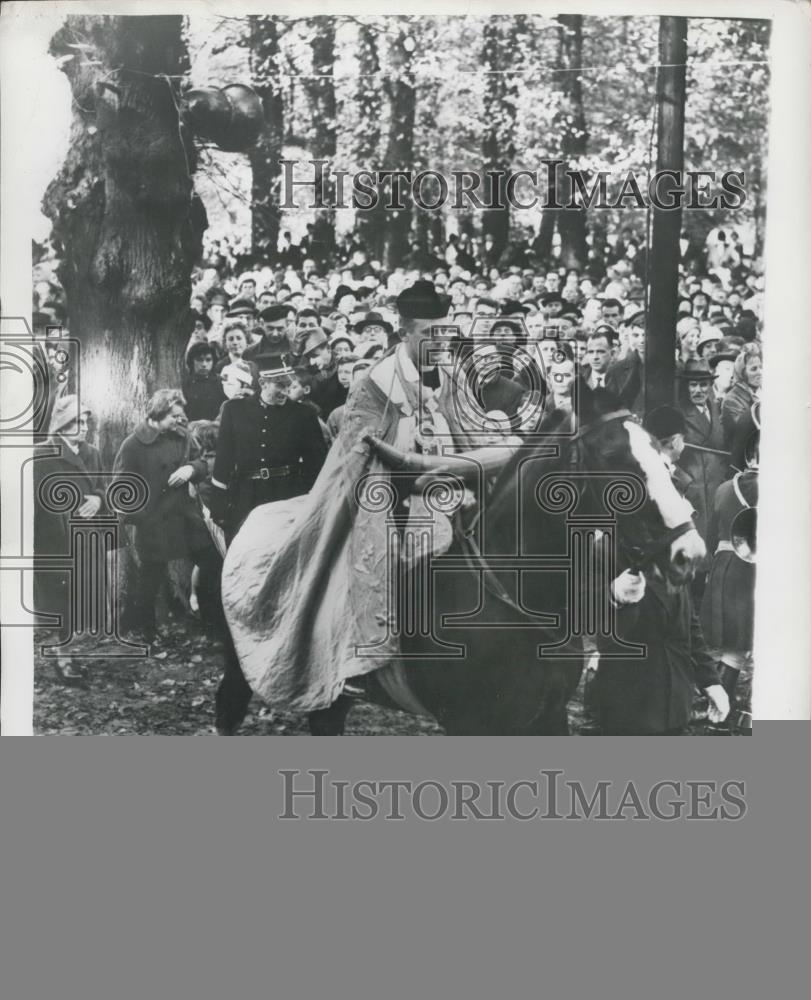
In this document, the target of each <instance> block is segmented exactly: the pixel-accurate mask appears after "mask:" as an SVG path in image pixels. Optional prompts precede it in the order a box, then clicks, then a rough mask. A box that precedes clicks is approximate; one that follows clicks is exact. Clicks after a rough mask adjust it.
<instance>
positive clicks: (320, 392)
mask: <svg viewBox="0 0 811 1000" xmlns="http://www.w3.org/2000/svg"><path fill="white" fill-rule="evenodd" d="M348 391H349V390H348V389H346V388H344V386H342V385H341V383H340V382H339V381H338V372H337V371H333V372H330V373H329V374H327V375H326V376H324V375H322V373H320V372H319V374H318V376H317V378H316V379H315V381H314V382H313V387H312V390H311V391H310V399H311V400H312V401H313V402H314V403H315V405H316V406H317V407H318V409H319V410H320V411H321V416H322V417H323V418H324V420H326V419H327V417H328V416H329V415H330V413H332V411H333V410H335V409H337V408H338V407H339V406H343V405H344V403H345V402H346V397H347V393H348Z"/></svg>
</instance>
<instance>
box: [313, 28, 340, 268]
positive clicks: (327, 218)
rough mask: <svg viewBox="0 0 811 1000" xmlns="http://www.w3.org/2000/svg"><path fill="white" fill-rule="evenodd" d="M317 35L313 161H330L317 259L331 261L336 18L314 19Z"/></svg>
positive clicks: (318, 197) (320, 197)
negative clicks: (331, 172)
mask: <svg viewBox="0 0 811 1000" xmlns="http://www.w3.org/2000/svg"><path fill="white" fill-rule="evenodd" d="M312 25H313V34H312V38H311V39H310V49H311V51H312V55H313V64H312V72H313V76H314V77H317V78H318V79H316V80H310V81H308V86H307V90H308V93H309V95H310V103H311V114H312V127H311V144H310V149H311V151H312V154H313V159H316V160H326V161H327V163H325V164H324V183H323V184H322V185H320V186H318V185H316V191H315V198H314V203H315V205H316V206H317V208H316V218H315V232H314V234H313V243H314V244H315V249H314V254H313V255H314V256H315V257H316V259H317V260H319V261H324V260H331V259H332V257H333V255H334V253H335V209H334V207H333V206H334V204H335V183H334V181H333V180H332V177H331V174H330V173H328V170H331V168H332V167H333V166H334V164H335V153H336V148H337V140H336V134H337V133H336V115H337V108H336V102H335V79H334V76H333V74H334V72H335V18H333V17H328V16H320V17H314V18H312Z"/></svg>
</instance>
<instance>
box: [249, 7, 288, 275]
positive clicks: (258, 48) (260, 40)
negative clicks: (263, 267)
mask: <svg viewBox="0 0 811 1000" xmlns="http://www.w3.org/2000/svg"><path fill="white" fill-rule="evenodd" d="M249 53H250V64H251V77H252V81H253V87H254V90H255V91H256V93H257V94H258V95H259V97H260V98H261V100H262V107H263V108H264V112H265V127H264V129H263V130H262V135H261V136H260V138H259V141H258V142H257V144H256V145H255V146H252V147H251V148H250V149H249V151H248V159H249V161H250V164H251V172H252V182H251V243H252V248H253V253H254V256H256V257H257V258H259V259H260V260H262V261H267V260H273V259H274V258H275V255H276V248H277V247H278V244H279V226H280V222H281V218H280V210H279V192H280V189H281V179H282V174H281V168H280V167H279V160H280V159H281V156H282V143H283V141H284V96H283V94H282V90H281V86H280V84H279V22H278V20H277V19H276V18H275V17H271V16H256V17H251V18H250V47H249Z"/></svg>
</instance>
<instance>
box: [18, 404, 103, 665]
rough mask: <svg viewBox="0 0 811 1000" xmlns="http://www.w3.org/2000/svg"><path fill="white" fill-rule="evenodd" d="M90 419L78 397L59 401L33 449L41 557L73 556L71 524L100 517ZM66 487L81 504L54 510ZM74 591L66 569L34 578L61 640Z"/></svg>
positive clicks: (40, 605)
mask: <svg viewBox="0 0 811 1000" xmlns="http://www.w3.org/2000/svg"><path fill="white" fill-rule="evenodd" d="M89 414H90V411H89V410H88V409H84V410H83V409H81V408H80V406H79V400H78V397H76V396H74V395H63V396H60V397H59V398H58V399H57V400H56V401H55V403H54V408H53V411H52V413H51V423H50V433H49V435H48V438H47V440H46V441H45V442H44V443H42V444H40V445H37V446H36V448H35V449H34V552H35V554H36V555H37V556H39V557H47V556H52V557H53V556H55V557H60V556H61V557H63V558H68V557H70V555H71V527H70V522H71V519H72V518H82V519H85V518H92V517H95V516H96V515H97V514H98V513H99V511H100V510H101V509H102V507H103V498H104V487H103V484H102V483H101V480H100V477H99V473H100V471H101V459H100V457H99V453H98V451H97V449H96V448H94V447H93V446H92V445H90V444H88V443H87V442H86V441H85V440H84V438H85V434H86V432H87V424H88V421H87V418H88V416H89ZM66 482H69V483H70V484H71V485H72V486H73V487H74V488H75V490H76V491H77V493H78V495H79V497H80V500H79V502H78V505H77V506H76V507H75V509H73V510H70V511H61V510H55V509H53V508H54V507H55V506H61V505H59V504H56V503H55V501H56V499H57V498H58V495H59V492H60V484H64V483H66ZM63 488H64V487H63ZM70 586H71V577H70V572H69V571H68V570H67V569H66V568H62V569H45V568H41V569H38V570H37V572H36V573H35V574H34V603H35V607H36V610H37V611H38V612H41V613H43V614H54V615H59V616H60V617H61V619H62V621H61V626H60V633H61V634H62V635H64V633H65V632H66V630H67V628H68V627H69V626H70V625H71V624H72V623H71V622H70V620H69V607H70ZM59 673H60V678H61V679H62V680H63V681H66V682H72V681H73V680H76V681H79V680H81V676H82V675H81V673H80V671H77V670H73V669H72V668H71V667H70V666H69V665H68V666H65V667H63V668H60V670H59Z"/></svg>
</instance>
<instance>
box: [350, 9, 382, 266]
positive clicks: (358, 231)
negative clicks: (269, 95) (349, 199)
mask: <svg viewBox="0 0 811 1000" xmlns="http://www.w3.org/2000/svg"><path fill="white" fill-rule="evenodd" d="M358 72H359V76H358V87H357V91H356V93H355V100H356V102H357V105H358V113H359V117H360V123H359V126H358V130H357V132H356V135H355V160H356V162H357V164H358V168H359V169H360V170H371V171H375V170H377V169H378V168H379V167H380V163H379V160H378V157H379V155H380V142H381V131H380V115H381V111H382V103H383V102H382V101H381V99H380V76H379V74H380V54H379V50H378V35H377V31H376V29H375V28H374V27H373V26H372V25H369V24H364V23H361V25H360V27H359V30H358ZM355 235H356V237H357V239H358V241H359V242H360V243H362V244H363V245H364V246H365V248H366V251H367V253H368V257H369V260H382V259H383V249H384V245H385V239H386V214H385V210H384V208H383V206H382V204H378V205H376V206H375V207H374V208H369V209H357V210H356V212H355Z"/></svg>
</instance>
